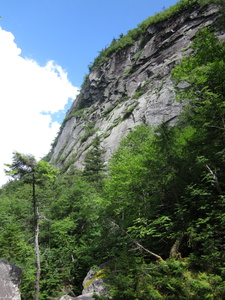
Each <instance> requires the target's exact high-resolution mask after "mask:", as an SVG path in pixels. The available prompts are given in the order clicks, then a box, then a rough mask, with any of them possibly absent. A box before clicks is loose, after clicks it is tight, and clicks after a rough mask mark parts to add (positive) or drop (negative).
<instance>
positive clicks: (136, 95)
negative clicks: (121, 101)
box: [133, 91, 144, 99]
mask: <svg viewBox="0 0 225 300" xmlns="http://www.w3.org/2000/svg"><path fill="white" fill-rule="evenodd" d="M143 94H144V91H136V92H135V94H134V95H133V99H138V98H139V97H141V95H143Z"/></svg>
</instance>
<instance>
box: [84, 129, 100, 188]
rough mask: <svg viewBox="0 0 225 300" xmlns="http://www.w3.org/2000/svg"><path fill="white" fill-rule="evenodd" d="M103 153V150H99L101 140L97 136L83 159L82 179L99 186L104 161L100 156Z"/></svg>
mask: <svg viewBox="0 0 225 300" xmlns="http://www.w3.org/2000/svg"><path fill="white" fill-rule="evenodd" d="M104 152H105V150H104V149H102V148H101V139H100V137H99V136H98V135H97V136H96V137H95V138H94V140H93V142H92V148H91V150H89V152H88V153H87V155H86V157H85V159H84V172H83V175H84V177H85V178H86V179H87V180H88V181H90V182H93V183H96V184H97V185H99V184H100V183H101V181H102V178H103V172H104V169H105V165H104V161H103V159H102V155H103V153H104Z"/></svg>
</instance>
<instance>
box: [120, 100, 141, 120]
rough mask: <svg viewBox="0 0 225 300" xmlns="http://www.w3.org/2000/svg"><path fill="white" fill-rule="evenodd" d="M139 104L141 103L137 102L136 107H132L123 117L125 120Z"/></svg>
mask: <svg viewBox="0 0 225 300" xmlns="http://www.w3.org/2000/svg"><path fill="white" fill-rule="evenodd" d="M138 104H139V102H136V103H135V104H134V105H132V106H131V107H129V108H128V109H127V110H126V111H125V113H124V115H123V120H125V119H127V118H129V117H130V115H131V114H132V112H133V111H134V109H135V107H136V106H137V105H138Z"/></svg>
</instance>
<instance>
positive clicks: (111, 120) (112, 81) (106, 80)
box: [50, 1, 222, 171]
mask: <svg viewBox="0 0 225 300" xmlns="http://www.w3.org/2000/svg"><path fill="white" fill-rule="evenodd" d="M218 10H219V6H218V5H216V4H213V3H211V4H209V5H204V6H201V5H199V4H198V1H196V3H195V4H194V5H189V6H188V7H184V9H183V10H182V11H180V12H179V13H176V14H173V15H172V16H170V17H168V18H166V19H164V20H162V21H159V22H153V23H152V24H150V25H149V26H148V27H147V28H146V30H145V32H144V33H142V35H141V36H140V37H139V38H138V39H137V40H136V41H135V42H134V43H133V44H132V45H129V46H127V47H124V48H122V49H119V50H118V49H117V51H114V52H112V53H111V54H110V56H109V57H108V58H107V59H106V60H105V61H103V62H101V63H100V64H98V65H97V66H96V65H95V64H94V65H93V66H92V67H91V68H90V73H89V75H88V76H87V77H86V79H85V81H84V84H83V87H82V89H81V91H80V94H79V95H78V97H77V99H76V100H75V101H74V103H73V105H72V107H71V108H70V110H69V111H68V113H67V116H66V118H65V120H64V122H63V124H62V126H61V130H60V132H59V134H58V136H57V138H56V140H55V142H54V143H53V147H52V152H51V156H50V157H51V158H50V162H51V163H53V164H55V165H57V166H58V167H59V168H64V169H65V171H66V170H67V169H68V168H69V167H70V166H71V165H75V166H76V167H78V168H80V169H82V162H83V160H84V158H85V155H86V153H87V151H88V150H89V149H90V147H91V145H92V140H93V138H94V136H95V135H100V137H101V141H102V142H101V145H102V147H103V148H104V149H105V150H106V152H105V161H106V162H107V160H108V159H109V157H110V155H111V154H112V153H113V152H114V150H115V149H116V148H117V147H118V145H119V143H120V141H121V139H122V138H123V137H124V136H126V134H127V133H128V132H129V131H130V130H132V129H133V128H134V127H135V126H136V125H138V124H141V123H146V124H150V125H152V126H156V125H158V124H160V123H162V122H167V123H169V124H171V125H172V124H174V122H175V121H176V117H177V116H178V115H179V114H180V112H181V110H182V105H181V104H180V103H178V102H175V101H174V98H175V93H174V85H173V81H172V79H171V70H172V68H173V67H174V65H176V64H177V63H178V62H179V61H180V60H181V58H182V56H184V55H188V54H189V53H190V51H191V49H190V45H191V43H192V41H193V38H194V36H195V34H196V32H197V31H198V30H199V29H201V28H203V27H206V26H212V27H214V28H216V27H215V26H216V25H215V24H216V22H215V21H216V20H217V19H218V16H219V13H218ZM216 30H217V29H216ZM221 36H222V34H221Z"/></svg>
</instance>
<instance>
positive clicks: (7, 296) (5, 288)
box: [0, 260, 22, 300]
mask: <svg viewBox="0 0 225 300" xmlns="http://www.w3.org/2000/svg"><path fill="white" fill-rule="evenodd" d="M21 274H22V270H21V269H20V268H19V267H17V266H15V265H13V264H11V263H9V262H7V261H5V260H0V299H1V300H21V297H20V291H19V284H20V278H21Z"/></svg>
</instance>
